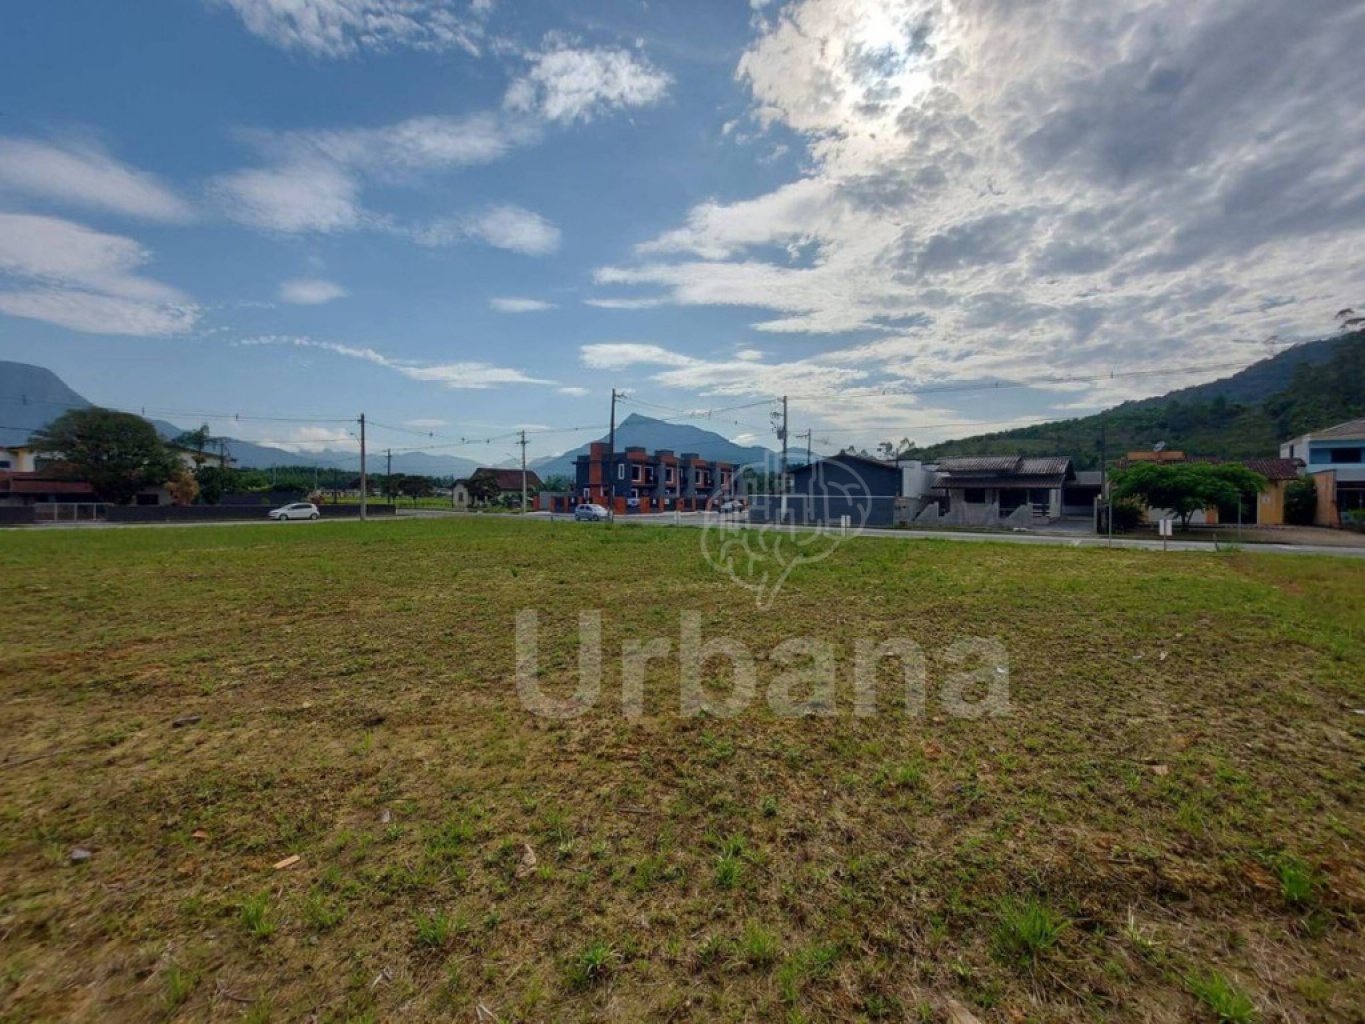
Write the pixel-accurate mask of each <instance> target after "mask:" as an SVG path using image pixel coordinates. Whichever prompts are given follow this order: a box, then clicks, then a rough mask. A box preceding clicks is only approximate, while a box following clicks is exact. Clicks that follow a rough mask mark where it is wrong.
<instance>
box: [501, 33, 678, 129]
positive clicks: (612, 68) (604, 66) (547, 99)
mask: <svg viewBox="0 0 1365 1024" xmlns="http://www.w3.org/2000/svg"><path fill="white" fill-rule="evenodd" d="M672 82H673V80H672V79H671V78H670V77H669V76H668V74H667V73H665V72H663V71H661V70H659V69H658V68H655V67H654V66H653V65H651V64H650V63H649V62H648V61H646V60H643V59H640V58H637V57H636V56H635V55H634V54H632V53H630V52H629V51H627V50H609V49H591V50H589V49H576V48H574V47H571V46H566V45H560V46H552V48H550V49H548V50H546V51H544V52H542V53H538V54H536V55H535V56H534V57H532V59H531V67H530V70H528V71H527V72H526V74H525V75H523V76H522V77H521V78H518V79H517V80H516V81H515V82H513V83H512V85H511V87H510V88H509V89H508V90H507V97H506V106H507V107H508V108H509V109H511V110H514V111H518V112H521V113H528V114H535V115H537V116H540V117H543V118H545V119H546V120H549V121H559V122H562V123H565V124H570V123H573V122H575V121H591V120H593V118H595V117H597V116H599V115H601V114H604V113H607V112H609V111H612V110H622V109H626V108H630V107H647V106H651V105H653V104H655V103H658V102H659V101H660V100H662V99H663V98H664V97H665V96H667V95H668V89H669V86H670V85H672Z"/></svg>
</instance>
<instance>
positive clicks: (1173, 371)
mask: <svg viewBox="0 0 1365 1024" xmlns="http://www.w3.org/2000/svg"><path fill="white" fill-rule="evenodd" d="M1247 365H1248V364H1246V363H1208V364H1205V365H1203V366H1185V367H1172V368H1167V369H1160V370H1129V371H1127V372H1115V371H1110V372H1109V373H1102V374H1096V375H1094V376H1090V377H1077V376H1063V377H1037V378H1033V379H1031V380H996V381H978V382H974V383H970V384H965V383H964V384H938V385H926V386H925V387H918V388H911V387H901V386H899V385H895V384H890V385H887V386H885V387H880V388H865V389H862V390H858V391H826V392H816V393H812V394H806V395H789V396H788V397H789V398H801V399H806V400H809V401H831V400H836V399H842V400H862V399H864V398H897V397H900V396H903V395H936V394H954V393H957V392H969V391H1004V390H1008V389H1011V388H1036V387H1046V386H1049V385H1052V386H1056V385H1059V384H1093V383H1095V382H1097V381H1106V380H1132V379H1135V378H1138V377H1173V376H1179V375H1183V374H1190V373H1211V372H1214V371H1217V370H1242V369H1245V368H1246V367H1247Z"/></svg>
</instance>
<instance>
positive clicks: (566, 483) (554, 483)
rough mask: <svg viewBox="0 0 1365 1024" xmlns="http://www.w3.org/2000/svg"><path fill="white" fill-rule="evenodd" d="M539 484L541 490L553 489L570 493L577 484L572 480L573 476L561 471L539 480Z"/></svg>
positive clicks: (557, 491) (556, 491)
mask: <svg viewBox="0 0 1365 1024" xmlns="http://www.w3.org/2000/svg"><path fill="white" fill-rule="evenodd" d="M540 485H541V489H542V490H546V491H553V492H555V493H572V492H573V491H574V490H575V489H576V488H577V485H576V484H575V483H574V481H573V477H569V476H565V475H563V474H562V473H556V474H555V475H554V476H547V477H546V478H545V479H544V480H542V481H541V482H540Z"/></svg>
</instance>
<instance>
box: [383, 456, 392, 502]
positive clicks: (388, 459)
mask: <svg viewBox="0 0 1365 1024" xmlns="http://www.w3.org/2000/svg"><path fill="white" fill-rule="evenodd" d="M384 492H385V493H386V494H387V495H388V496H389V500H390V501H392V500H393V449H392V448H385V449H384Z"/></svg>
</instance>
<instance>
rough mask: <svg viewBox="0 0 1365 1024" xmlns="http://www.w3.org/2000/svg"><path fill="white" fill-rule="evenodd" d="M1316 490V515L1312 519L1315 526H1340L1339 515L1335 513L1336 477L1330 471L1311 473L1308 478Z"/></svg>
mask: <svg viewBox="0 0 1365 1024" xmlns="http://www.w3.org/2000/svg"><path fill="white" fill-rule="evenodd" d="M1309 479H1310V480H1312V481H1313V483H1314V485H1315V486H1316V487H1317V489H1318V514H1317V516H1316V517H1315V518H1314V519H1313V523H1314V525H1316V526H1340V525H1341V514H1340V513H1339V512H1338V511H1337V475H1336V473H1335V472H1333V471H1332V470H1330V469H1329V470H1325V471H1322V472H1318V473H1313V474H1312V475H1311V476H1310V477H1309Z"/></svg>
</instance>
